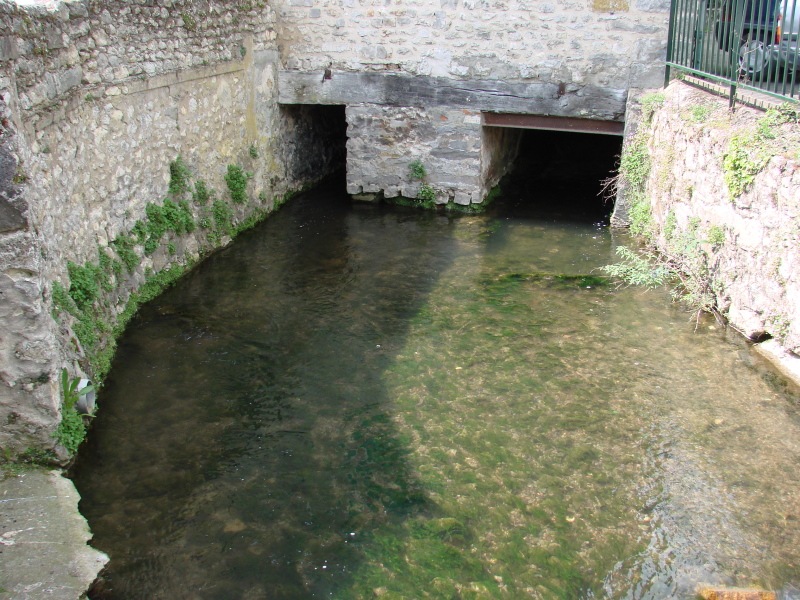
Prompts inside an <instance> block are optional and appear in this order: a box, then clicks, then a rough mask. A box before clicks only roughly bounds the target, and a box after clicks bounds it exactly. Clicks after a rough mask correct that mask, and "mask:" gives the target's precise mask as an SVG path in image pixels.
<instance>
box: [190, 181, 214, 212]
mask: <svg viewBox="0 0 800 600" xmlns="http://www.w3.org/2000/svg"><path fill="white" fill-rule="evenodd" d="M213 194H214V192H213V191H209V189H208V187H207V186H206V182H205V181H195V182H194V192H192V200H194V203H195V204H197V205H199V206H205V205H206V204H208V201H209V199H210V198H211V196H212V195H213Z"/></svg>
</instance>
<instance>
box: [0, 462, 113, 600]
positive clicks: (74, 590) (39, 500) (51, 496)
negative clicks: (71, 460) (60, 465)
mask: <svg viewBox="0 0 800 600" xmlns="http://www.w3.org/2000/svg"><path fill="white" fill-rule="evenodd" d="M78 499H79V497H78V492H77V491H76V490H75V486H74V485H73V483H72V482H71V481H70V480H69V479H65V478H64V477H62V476H61V474H60V473H59V472H58V471H42V470H31V471H26V472H24V473H22V474H20V475H18V476H16V477H8V478H7V479H4V480H3V481H0V597H2V598H3V599H4V600H39V599H41V598H48V599H52V600H75V599H76V598H79V597H80V596H81V595H82V594H83V592H84V591H85V590H86V588H88V587H89V585H90V584H91V583H92V581H94V578H95V577H97V574H98V573H99V572H100V570H101V569H102V568H103V566H104V565H105V564H106V562H108V557H107V556H106V555H105V554H103V553H102V552H99V551H97V550H95V549H94V548H92V547H90V546H89V545H87V542H88V541H89V539H91V537H92V534H91V532H90V531H89V526H88V525H87V524H86V519H84V518H83V517H82V516H81V515H80V514H79V513H78Z"/></svg>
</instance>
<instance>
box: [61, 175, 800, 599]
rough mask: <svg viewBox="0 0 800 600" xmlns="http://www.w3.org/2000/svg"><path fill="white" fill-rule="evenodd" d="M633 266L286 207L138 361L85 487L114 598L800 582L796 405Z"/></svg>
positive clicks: (148, 322)
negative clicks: (627, 281) (645, 282)
mask: <svg viewBox="0 0 800 600" xmlns="http://www.w3.org/2000/svg"><path fill="white" fill-rule="evenodd" d="M337 189H338V188H337ZM512 204H513V203H512ZM625 241H626V240H624V239H619V238H615V237H614V236H613V235H612V234H611V232H610V231H609V230H608V229H607V228H605V227H603V226H600V225H596V224H592V223H591V222H587V223H582V222H565V221H561V222H559V221H552V220H550V221H548V220H546V219H542V218H541V216H539V217H537V216H536V215H535V214H533V213H531V212H526V211H524V210H519V207H517V209H514V207H513V206H510V207H507V208H506V211H505V212H502V211H500V212H497V213H495V214H494V215H487V216H443V215H434V214H428V213H419V212H414V211H408V210H405V209H400V208H391V207H375V206H351V205H350V204H349V203H348V202H347V200H346V198H343V197H342V196H341V195H339V194H338V192H333V191H331V190H330V189H326V188H324V187H323V188H321V189H319V190H317V191H314V192H311V193H309V194H307V195H305V196H304V197H301V198H299V199H297V200H296V201H294V202H293V203H290V204H289V205H287V206H286V207H284V208H283V209H282V210H281V211H280V213H278V214H277V215H275V216H273V217H271V218H270V219H269V220H268V221H266V222H265V223H264V224H263V225H262V226H260V227H259V228H257V229H255V230H253V231H251V232H250V233H248V234H246V235H245V236H243V238H241V239H239V240H237V242H236V244H234V245H233V246H232V247H230V248H228V249H226V250H224V251H222V252H220V253H218V254H216V255H214V256H213V257H211V258H210V259H209V260H207V261H206V262H205V263H204V264H202V265H201V266H200V267H199V268H197V269H196V270H195V271H193V272H192V273H190V274H189V275H188V276H187V277H186V278H185V279H184V280H182V281H180V282H179V283H178V284H177V285H176V286H175V287H174V288H172V289H171V290H169V291H168V292H166V293H165V294H164V295H163V296H162V297H160V298H158V299H157V300H156V301H154V302H153V303H151V304H149V305H148V306H146V307H144V308H143V310H142V311H141V314H140V317H139V318H138V319H137V320H136V321H135V322H134V323H133V324H132V325H131V327H130V328H129V330H128V331H127V332H126V334H125V336H124V338H123V339H122V340H121V343H120V350H119V353H118V356H117V357H116V360H115V363H114V366H113V369H112V372H111V375H110V377H109V380H108V384H107V387H106V388H105V389H104V390H103V393H102V396H101V402H102V406H101V412H100V415H99V416H98V418H97V419H96V422H95V424H94V427H93V430H92V432H91V435H90V439H89V442H88V443H87V445H86V446H85V447H84V448H83V449H82V453H81V457H80V461H79V463H78V466H77V468H76V471H75V480H76V484H77V486H78V488H79V490H80V493H81V495H82V497H83V500H82V502H81V510H82V512H83V514H84V515H86V517H87V518H88V520H89V522H90V525H91V527H92V530H93V532H94V535H95V538H94V541H93V544H94V545H95V546H96V547H97V548H99V549H101V550H103V551H105V552H107V553H108V554H109V555H110V557H111V561H110V563H109V565H108V568H107V570H106V572H105V573H104V575H103V580H102V581H100V582H98V584H97V585H96V587H95V590H94V591H93V593H92V597H93V598H110V599H124V600H133V599H154V598H165V599H166V598H169V599H184V598H185V599H234V598H242V599H261V598H269V599H276V598H281V599H282V598H287V599H289V598H291V599H295V598H297V599H300V598H321V597H328V598H337V599H343V600H344V599H362V598H363V599H367V598H376V597H380V598H383V599H384V600H397V599H399V598H407V599H412V598H442V599H454V598H461V599H468V598H476V599H477V598H542V599H550V598H631V599H633V598H636V599H652V600H656V599H659V600H660V599H663V598H670V597H674V598H690V597H692V596H693V595H694V590H695V586H696V585H697V583H698V582H711V583H725V584H728V585H738V586H749V585H762V586H765V587H768V588H771V589H779V588H781V587H783V586H785V585H786V584H789V583H793V584H795V585H798V584H800V551H798V548H800V418H799V415H798V411H797V410H796V404H795V399H794V398H793V397H792V396H790V395H788V394H787V393H786V391H785V390H784V389H783V388H782V387H781V385H780V382H779V381H777V380H775V379H774V378H773V377H771V376H770V375H769V373H768V371H766V370H765V369H764V368H763V367H762V366H760V365H759V363H758V361H757V359H755V358H754V356H753V354H752V352H751V350H750V349H749V347H748V346H747V345H746V344H745V343H744V342H743V341H742V340H740V339H739V338H738V337H737V336H736V335H734V334H730V333H726V332H725V331H723V330H721V329H720V328H719V327H718V326H717V325H716V324H714V323H712V322H709V323H702V324H701V325H700V327H699V328H698V330H697V331H696V332H695V331H694V329H695V327H694V324H693V323H690V322H689V321H688V315H687V314H686V313H684V312H682V311H681V310H680V308H678V307H676V306H673V305H671V304H670V303H669V302H668V300H667V297H666V295H665V294H662V293H647V292H642V291H641V290H636V289H616V288H615V287H613V286H608V285H599V282H597V281H595V280H594V279H593V278H592V277H593V276H597V275H598V274H599V272H598V271H597V269H598V267H599V266H601V265H604V264H606V263H608V262H612V261H613V257H614V253H613V248H614V246H615V244H618V243H625ZM564 274H567V275H583V276H588V278H587V277H583V278H581V277H578V278H570V277H559V275H564Z"/></svg>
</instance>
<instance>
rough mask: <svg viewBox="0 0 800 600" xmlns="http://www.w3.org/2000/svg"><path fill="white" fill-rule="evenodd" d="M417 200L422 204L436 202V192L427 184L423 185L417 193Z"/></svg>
mask: <svg viewBox="0 0 800 600" xmlns="http://www.w3.org/2000/svg"><path fill="white" fill-rule="evenodd" d="M417 199H418V200H421V201H422V202H433V201H435V200H436V190H435V189H433V188H432V187H431V186H429V185H428V184H427V183H423V184H422V185H421V186H420V188H419V191H418V192H417Z"/></svg>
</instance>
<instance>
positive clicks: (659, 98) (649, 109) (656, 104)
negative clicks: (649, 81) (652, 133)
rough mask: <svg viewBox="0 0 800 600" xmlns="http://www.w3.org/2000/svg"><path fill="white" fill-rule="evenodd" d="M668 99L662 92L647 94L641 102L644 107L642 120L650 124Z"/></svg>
mask: <svg viewBox="0 0 800 600" xmlns="http://www.w3.org/2000/svg"><path fill="white" fill-rule="evenodd" d="M666 99H667V97H666V96H665V95H664V94H663V93H661V92H653V93H650V94H645V95H644V96H642V98H641V100H640V101H639V102H640V104H641V106H642V120H643V121H644V122H645V123H649V122H650V120H651V119H652V118H653V115H654V114H655V112H656V110H658V109H659V108H661V107H662V106H663V105H664V102H665V101H666Z"/></svg>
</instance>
